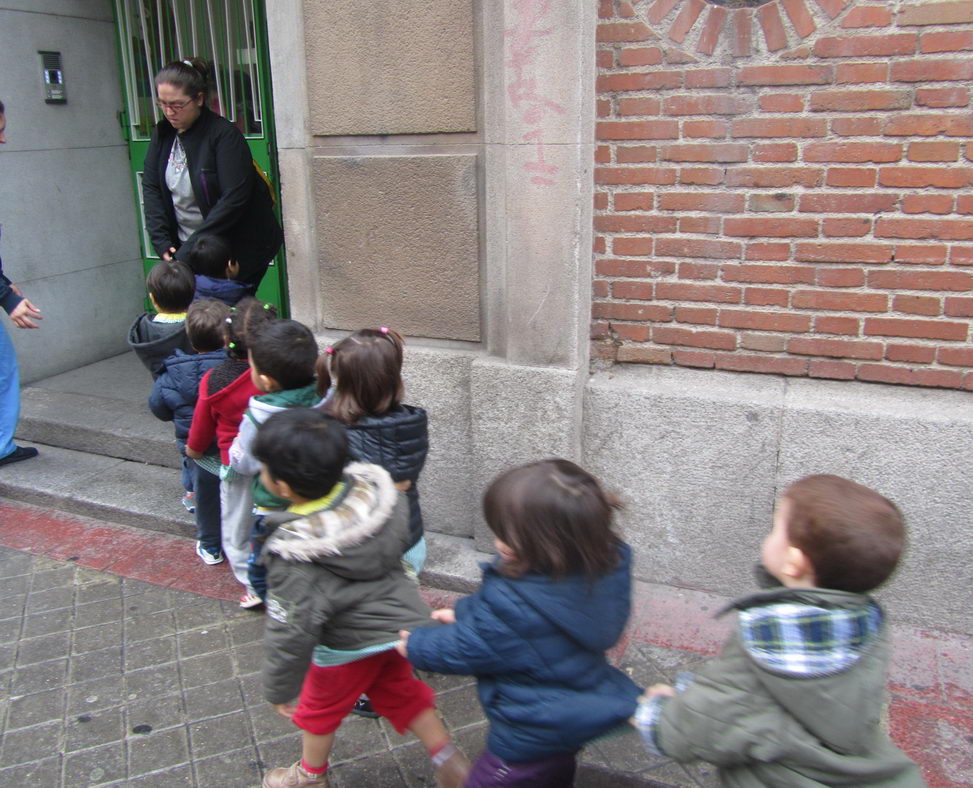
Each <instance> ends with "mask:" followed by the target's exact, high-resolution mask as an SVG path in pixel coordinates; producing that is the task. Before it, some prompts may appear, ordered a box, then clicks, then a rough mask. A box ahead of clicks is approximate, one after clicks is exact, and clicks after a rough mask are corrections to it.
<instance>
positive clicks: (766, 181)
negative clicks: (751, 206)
mask: <svg viewBox="0 0 973 788" xmlns="http://www.w3.org/2000/svg"><path fill="white" fill-rule="evenodd" d="M726 185H727V186H754V187H758V188H760V187H763V188H770V189H773V188H780V187H783V186H808V187H813V186H820V185H821V170H819V169H815V168H813V167H741V168H734V169H732V170H728V171H727V173H726Z"/></svg>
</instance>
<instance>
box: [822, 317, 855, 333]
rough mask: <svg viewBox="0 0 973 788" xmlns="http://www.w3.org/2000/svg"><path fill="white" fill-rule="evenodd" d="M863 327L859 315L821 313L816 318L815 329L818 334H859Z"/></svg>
mask: <svg viewBox="0 0 973 788" xmlns="http://www.w3.org/2000/svg"><path fill="white" fill-rule="evenodd" d="M860 328H861V326H860V324H859V320H858V318H857V317H835V316H834V315H819V316H818V317H815V318H814V330H815V332H817V333H818V334H843V335H845V336H857V335H858V331H859V329H860Z"/></svg>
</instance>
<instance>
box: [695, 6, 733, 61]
mask: <svg viewBox="0 0 973 788" xmlns="http://www.w3.org/2000/svg"><path fill="white" fill-rule="evenodd" d="M725 23H726V9H725V8H710V10H709V14H708V15H707V16H706V22H705V23H704V24H703V32H702V33H701V34H700V36H699V43H697V45H696V51H697V52H702V53H703V54H705V55H712V54H713V50H715V49H716V45H717V43H718V42H719V40H720V33H722V32H723V25H724V24H725Z"/></svg>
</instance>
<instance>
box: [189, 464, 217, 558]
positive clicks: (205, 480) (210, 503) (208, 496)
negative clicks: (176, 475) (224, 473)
mask: <svg viewBox="0 0 973 788" xmlns="http://www.w3.org/2000/svg"><path fill="white" fill-rule="evenodd" d="M192 466H193V467H192V472H193V481H194V482H195V486H196V538H197V539H198V540H199V541H200V543H202V545H203V547H205V548H206V549H207V550H209V551H211V552H215V551H217V550H219V549H220V544H221V541H222V540H221V538H220V530H221V529H220V477H219V476H214V475H213V474H212V473H210V472H209V471H207V470H204V469H203V468H201V467H199V466H198V465H197V464H196V463H195V462H194V463H192Z"/></svg>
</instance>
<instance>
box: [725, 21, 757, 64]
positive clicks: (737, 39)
mask: <svg viewBox="0 0 973 788" xmlns="http://www.w3.org/2000/svg"><path fill="white" fill-rule="evenodd" d="M731 20H732V28H733V29H732V32H731V33H730V50H731V52H732V54H733V56H734V57H749V55H750V54H751V52H753V25H752V24H751V16H750V11H749V9H748V10H742V9H741V10H736V11H734V12H733V14H732V16H731Z"/></svg>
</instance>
